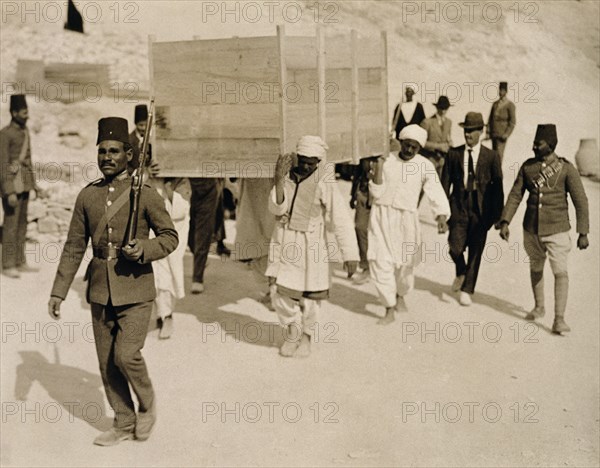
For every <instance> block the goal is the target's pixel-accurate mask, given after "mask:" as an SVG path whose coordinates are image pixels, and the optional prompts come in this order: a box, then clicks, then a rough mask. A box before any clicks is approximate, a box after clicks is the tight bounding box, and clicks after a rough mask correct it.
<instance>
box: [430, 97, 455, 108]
mask: <svg viewBox="0 0 600 468" xmlns="http://www.w3.org/2000/svg"><path fill="white" fill-rule="evenodd" d="M433 105H434V106H435V107H437V108H438V109H442V110H444V109H448V108H449V107H450V106H451V105H452V104H450V101H449V100H448V97H447V96H440V97H439V98H438V101H437V102H434V103H433Z"/></svg>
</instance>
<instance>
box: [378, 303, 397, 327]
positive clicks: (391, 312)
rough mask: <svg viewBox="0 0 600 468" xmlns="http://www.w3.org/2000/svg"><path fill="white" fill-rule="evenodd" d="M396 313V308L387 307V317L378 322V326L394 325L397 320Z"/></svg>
mask: <svg viewBox="0 0 600 468" xmlns="http://www.w3.org/2000/svg"><path fill="white" fill-rule="evenodd" d="M395 312H396V308H395V307H387V308H386V309H385V317H383V318H380V319H379V320H377V324H378V325H388V324H390V323H392V322H393V321H394V320H396V318H395V317H394V313H395Z"/></svg>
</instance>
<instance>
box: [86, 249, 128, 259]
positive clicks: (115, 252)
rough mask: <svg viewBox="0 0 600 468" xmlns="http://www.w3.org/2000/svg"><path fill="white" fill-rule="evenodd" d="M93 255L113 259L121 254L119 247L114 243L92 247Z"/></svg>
mask: <svg viewBox="0 0 600 468" xmlns="http://www.w3.org/2000/svg"><path fill="white" fill-rule="evenodd" d="M93 251H94V257H96V258H103V259H106V260H113V259H116V258H118V257H120V256H121V247H116V246H114V245H111V246H106V247H99V248H94V249H93Z"/></svg>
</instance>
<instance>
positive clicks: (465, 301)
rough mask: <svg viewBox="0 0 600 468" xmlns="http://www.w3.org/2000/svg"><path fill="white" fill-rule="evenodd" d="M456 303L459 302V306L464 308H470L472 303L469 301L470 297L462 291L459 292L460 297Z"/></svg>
mask: <svg viewBox="0 0 600 468" xmlns="http://www.w3.org/2000/svg"><path fill="white" fill-rule="evenodd" d="M458 302H460V305H463V306H466V307H468V306H470V305H471V304H472V303H473V301H472V300H471V295H470V294H469V293H466V292H464V291H461V292H460V297H459V298H458Z"/></svg>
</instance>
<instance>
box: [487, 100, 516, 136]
mask: <svg viewBox="0 0 600 468" xmlns="http://www.w3.org/2000/svg"><path fill="white" fill-rule="evenodd" d="M515 125H517V111H516V109H515V105H514V104H513V103H512V102H511V101H509V100H508V99H506V98H504V99H503V100H498V101H496V102H494V104H493V105H492V110H491V111H490V118H489V119H488V132H489V134H490V136H491V137H492V138H498V137H504V138H508V137H509V136H510V134H511V133H512V131H513V130H514V128H515Z"/></svg>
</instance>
